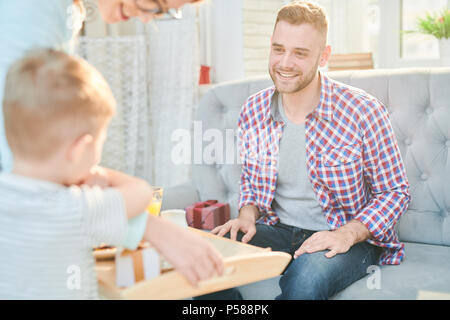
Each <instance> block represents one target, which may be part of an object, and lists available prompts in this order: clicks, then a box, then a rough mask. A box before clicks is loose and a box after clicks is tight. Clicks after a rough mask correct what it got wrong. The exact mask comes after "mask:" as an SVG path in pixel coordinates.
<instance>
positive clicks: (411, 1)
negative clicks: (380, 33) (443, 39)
mask: <svg viewBox="0 0 450 320" xmlns="http://www.w3.org/2000/svg"><path fill="white" fill-rule="evenodd" d="M400 5H401V13H400V14H401V24H402V30H416V29H417V22H416V21H417V17H419V16H423V15H424V13H425V12H427V11H429V12H435V11H440V10H441V9H442V8H444V7H445V6H446V5H447V0H402V1H401V3H400ZM400 48H401V52H400V56H401V57H402V58H403V59H439V47H438V41H437V40H436V39H435V38H434V37H432V36H430V35H424V34H403V35H402V37H401V47H400Z"/></svg>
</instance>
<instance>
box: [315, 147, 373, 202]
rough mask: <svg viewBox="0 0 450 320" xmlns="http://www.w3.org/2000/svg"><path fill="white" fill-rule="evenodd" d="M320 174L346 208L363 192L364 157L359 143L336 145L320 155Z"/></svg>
mask: <svg viewBox="0 0 450 320" xmlns="http://www.w3.org/2000/svg"><path fill="white" fill-rule="evenodd" d="M318 175H319V177H320V179H321V180H322V181H323V182H324V184H325V185H326V186H327V187H328V189H329V190H330V191H332V193H333V194H334V195H335V196H336V198H337V199H338V200H339V202H340V203H341V204H342V205H343V207H344V208H350V207H352V205H354V204H355V202H357V201H358V200H360V199H359V198H360V197H361V195H362V194H363V190H362V188H363V185H364V179H363V159H362V149H361V145H360V144H359V143H356V144H352V145H345V146H339V147H334V148H331V149H328V150H326V151H325V152H323V153H322V154H321V155H320V156H319V165H318Z"/></svg>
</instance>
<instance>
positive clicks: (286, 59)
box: [278, 52, 294, 69]
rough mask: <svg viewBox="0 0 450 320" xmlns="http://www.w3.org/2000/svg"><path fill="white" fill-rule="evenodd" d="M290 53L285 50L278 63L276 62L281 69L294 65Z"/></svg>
mask: <svg viewBox="0 0 450 320" xmlns="http://www.w3.org/2000/svg"><path fill="white" fill-rule="evenodd" d="M292 58H293V57H292V55H291V54H290V53H289V52H285V53H284V54H283V56H282V57H281V59H280V63H279V64H278V65H279V66H280V67H281V68H283V69H291V68H293V66H294V63H293V59H292Z"/></svg>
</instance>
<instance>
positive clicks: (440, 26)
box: [417, 8, 450, 66]
mask: <svg viewBox="0 0 450 320" xmlns="http://www.w3.org/2000/svg"><path fill="white" fill-rule="evenodd" d="M417 27H418V29H419V30H418V31H419V32H420V33H424V34H430V35H432V36H434V37H435V38H436V39H438V41H439V53H440V57H441V61H442V62H443V64H444V65H447V66H450V9H449V8H445V9H443V10H442V11H440V12H438V13H435V14H432V13H429V12H427V13H426V15H425V17H419V18H418V19H417Z"/></svg>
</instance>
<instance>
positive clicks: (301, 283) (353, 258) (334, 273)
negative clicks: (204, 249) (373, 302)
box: [195, 223, 382, 300]
mask: <svg viewBox="0 0 450 320" xmlns="http://www.w3.org/2000/svg"><path fill="white" fill-rule="evenodd" d="M315 232H316V231H311V230H304V229H300V228H296V227H292V226H288V225H285V224H282V223H277V224H276V225H274V226H268V225H263V224H257V225H256V234H255V235H254V237H253V238H252V239H251V240H250V242H249V243H250V244H252V245H255V246H259V247H264V248H265V247H271V248H272V250H273V251H284V252H287V253H289V254H291V255H294V252H295V251H296V250H297V249H298V248H299V247H300V246H301V244H302V243H303V242H304V241H305V240H306V239H308V238H309V237H310V236H311V235H312V234H314V233H315ZM225 236H226V237H229V236H230V235H229V234H227V235H225ZM243 236H244V234H243V233H242V232H238V235H237V240H238V241H241V239H242V237H243ZM381 251H382V249H381V248H380V247H377V246H374V245H371V244H369V243H367V242H360V243H357V244H355V245H354V246H352V247H351V248H350V250H349V251H347V252H346V253H343V254H338V255H336V256H334V257H333V258H327V257H325V253H326V252H328V251H320V252H314V253H309V254H308V253H305V254H303V255H301V256H300V257H298V258H297V259H295V260H291V262H290V263H289V265H288V266H287V267H286V269H285V270H284V272H283V274H282V276H281V278H280V288H281V294H280V295H279V296H277V297H276V298H275V299H278V300H318V299H323V300H324V299H328V298H330V297H332V296H333V295H334V294H336V293H338V292H339V291H341V290H343V289H345V288H346V287H347V286H349V285H350V284H352V283H353V282H355V281H357V280H359V279H361V278H363V277H364V276H366V275H367V268H368V267H369V266H371V265H377V264H378V260H379V257H380V254H381ZM195 299H199V300H204V299H205V300H206V299H217V300H222V299H223V300H235V299H242V296H241V294H240V293H239V291H238V290H237V289H235V288H233V289H228V290H223V291H219V292H215V293H211V294H207V295H204V296H199V297H197V298H195Z"/></svg>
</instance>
